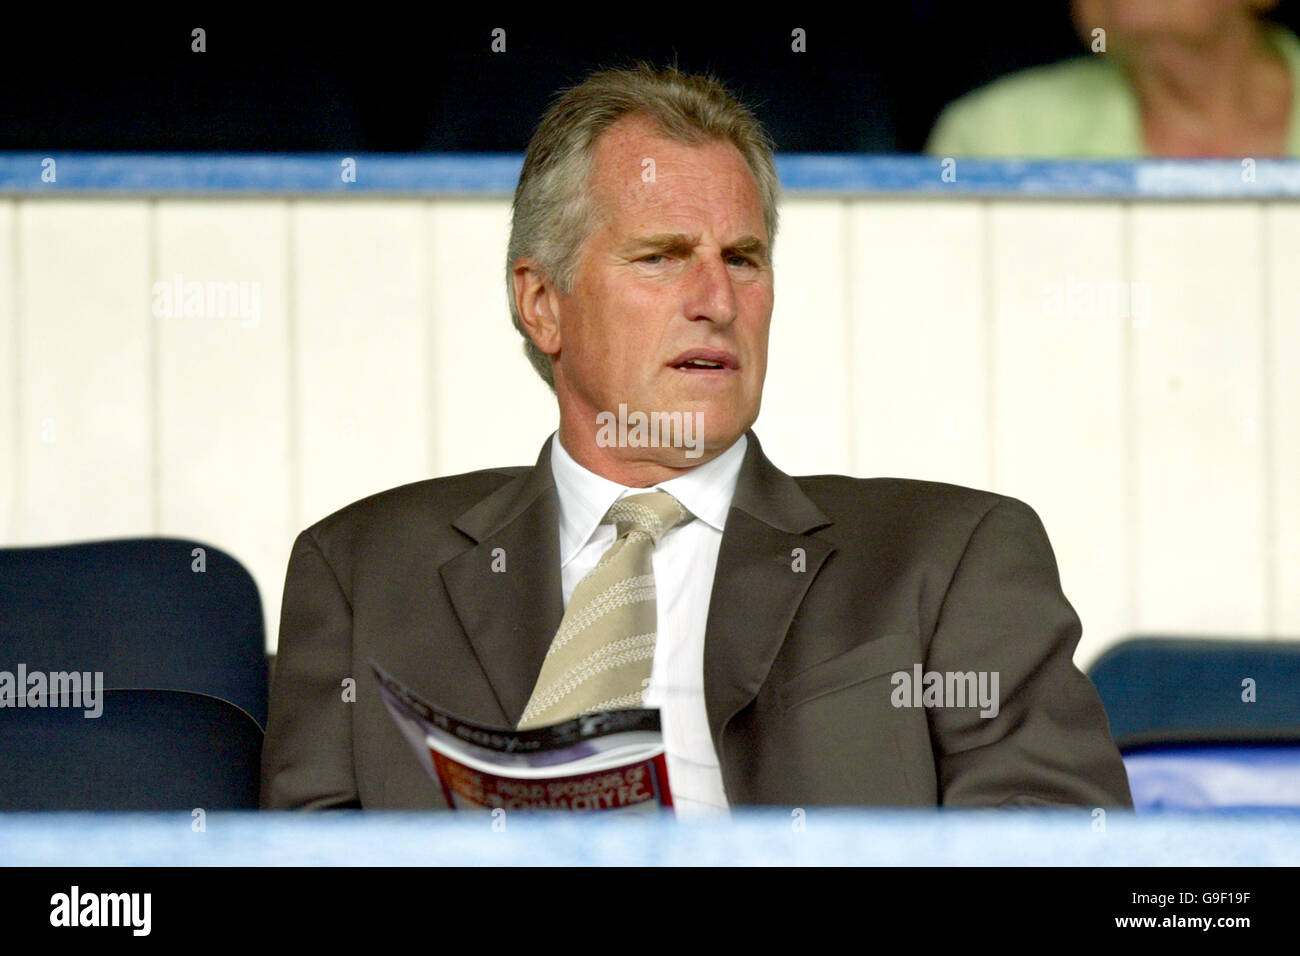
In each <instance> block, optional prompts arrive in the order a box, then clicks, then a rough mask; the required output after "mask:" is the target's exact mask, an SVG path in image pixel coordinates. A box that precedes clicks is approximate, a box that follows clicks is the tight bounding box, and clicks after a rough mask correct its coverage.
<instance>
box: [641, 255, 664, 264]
mask: <svg viewBox="0 0 1300 956" xmlns="http://www.w3.org/2000/svg"><path fill="white" fill-rule="evenodd" d="M662 258H664V254H663V253H662V252H652V253H650V255H648V256H642V257H641V261H642V262H650V260H651V259H662ZM651 264H652V265H653V263H651Z"/></svg>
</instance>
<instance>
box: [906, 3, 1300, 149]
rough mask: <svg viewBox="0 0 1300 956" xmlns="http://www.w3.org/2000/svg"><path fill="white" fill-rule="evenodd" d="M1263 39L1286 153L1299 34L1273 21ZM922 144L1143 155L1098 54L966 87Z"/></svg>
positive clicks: (1299, 93)
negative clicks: (1274, 66) (1281, 109)
mask: <svg viewBox="0 0 1300 956" xmlns="http://www.w3.org/2000/svg"><path fill="white" fill-rule="evenodd" d="M1270 39H1271V40H1272V42H1273V43H1274V44H1275V45H1276V47H1277V49H1278V51H1279V52H1280V53H1281V54H1282V56H1283V58H1284V59H1285V60H1286V64H1287V68H1288V70H1289V72H1290V74H1291V118H1290V124H1289V129H1288V131H1287V155H1288V156H1300V40H1297V39H1296V36H1295V34H1294V33H1292V32H1291V31H1290V30H1288V29H1286V28H1285V27H1281V26H1274V27H1273V28H1272V29H1271V31H1270ZM925 149H926V152H927V153H931V154H934V155H938V156H990V157H994V156H1015V157H1025V158H1052V157H1062V158H1064V157H1070V158H1075V157H1078V158H1100V157H1107V158H1111V159H1115V158H1131V159H1137V158H1139V157H1142V156H1145V155H1147V152H1146V146H1145V145H1144V143H1143V141H1142V123H1141V119H1140V117H1139V115H1138V106H1137V98H1136V96H1135V95H1134V93H1133V87H1132V86H1131V85H1130V83H1129V81H1128V77H1127V76H1126V75H1125V74H1124V71H1123V70H1122V69H1121V68H1120V67H1119V66H1118V65H1117V64H1116V63H1115V61H1114V60H1112V59H1110V58H1108V57H1107V56H1105V55H1104V54H1101V55H1093V56H1084V57H1077V58H1075V59H1071V60H1065V61H1063V62H1061V63H1053V64H1051V65H1049V66H1040V67H1035V68H1033V69H1030V70H1022V71H1020V72H1019V73H1012V74H1010V75H1008V76H1004V77H1001V78H999V79H997V80H994V81H993V82H992V83H990V84H988V85H987V86H984V87H981V88H980V89H978V90H975V91H974V92H972V93H968V94H966V95H965V96H963V97H961V98H960V99H958V100H955V101H954V102H952V103H950V104H949V105H948V106H947V108H945V109H944V111H943V113H942V114H941V115H940V116H939V119H938V121H937V122H936V123H935V126H934V130H933V131H932V132H931V133H930V141H929V142H928V143H927V144H926V147H925Z"/></svg>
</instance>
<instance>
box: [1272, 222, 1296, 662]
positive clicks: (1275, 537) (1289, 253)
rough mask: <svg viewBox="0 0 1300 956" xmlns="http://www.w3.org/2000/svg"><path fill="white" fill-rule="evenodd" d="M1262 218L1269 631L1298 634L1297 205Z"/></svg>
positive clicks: (1294, 635)
mask: <svg viewBox="0 0 1300 956" xmlns="http://www.w3.org/2000/svg"><path fill="white" fill-rule="evenodd" d="M1264 216H1265V225H1266V232H1265V241H1266V243H1267V248H1268V258H1267V259H1266V261H1265V262H1264V268H1265V276H1266V285H1265V295H1266V296H1267V301H1268V306H1269V308H1268V314H1267V317H1268V320H1269V326H1268V338H1267V344H1268V349H1267V351H1268V356H1267V359H1268V363H1269V364H1268V365H1267V366H1266V373H1267V375H1268V379H1269V384H1270V386H1271V390H1270V394H1271V402H1270V404H1269V416H1268V423H1267V424H1268V432H1267V436H1266V437H1267V440H1268V441H1269V442H1270V445H1269V448H1268V451H1269V455H1268V461H1269V466H1270V468H1271V472H1270V474H1271V481H1270V491H1271V494H1270V498H1271V501H1270V502H1269V505H1270V507H1269V514H1268V524H1269V528H1270V535H1269V539H1268V540H1269V544H1270V546H1271V553H1270V554H1269V563H1270V570H1271V573H1272V579H1271V582H1270V583H1271V594H1270V607H1271V608H1272V611H1273V615H1274V620H1273V621H1271V622H1270V630H1271V631H1273V632H1274V633H1277V634H1279V635H1281V636H1283V637H1290V638H1293V639H1294V638H1300V206H1297V205H1296V204H1294V203H1292V204H1287V205H1282V204H1278V205H1275V206H1272V207H1269V208H1268V209H1267V211H1266V212H1265V213H1264Z"/></svg>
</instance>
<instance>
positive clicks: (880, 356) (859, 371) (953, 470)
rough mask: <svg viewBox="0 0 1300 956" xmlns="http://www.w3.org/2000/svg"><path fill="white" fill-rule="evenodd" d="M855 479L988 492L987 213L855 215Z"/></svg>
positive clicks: (943, 210) (906, 210)
mask: <svg viewBox="0 0 1300 956" xmlns="http://www.w3.org/2000/svg"><path fill="white" fill-rule="evenodd" d="M849 215H850V229H851V239H850V259H849V270H850V274H851V275H852V277H853V283H852V285H851V287H850V292H849V295H850V303H849V315H850V321H851V324H852V346H851V347H852V350H853V366H852V372H851V381H850V389H851V395H852V403H853V409H854V414H855V425H856V429H855V433H854V453H855V458H856V461H855V468H854V473H855V474H859V475H894V476H898V477H904V478H924V479H929V480H934V481H946V482H950V483H953V484H959V485H969V486H973V487H977V488H987V487H988V486H989V484H990V481H991V478H992V472H991V454H990V450H989V442H988V439H989V429H988V419H987V400H988V394H989V393H988V384H989V383H988V370H987V359H988V355H987V349H988V344H989V343H988V334H987V324H988V320H989V315H988V310H987V300H986V283H985V253H986V248H985V209H984V206H983V204H981V203H975V202H920V203H918V202H905V201H901V200H899V201H890V200H885V201H881V200H856V201H854V202H852V203H851V204H850V213H849Z"/></svg>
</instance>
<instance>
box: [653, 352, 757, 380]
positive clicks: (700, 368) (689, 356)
mask: <svg viewBox="0 0 1300 956" xmlns="http://www.w3.org/2000/svg"><path fill="white" fill-rule="evenodd" d="M668 366H669V368H675V369H678V370H680V371H683V372H693V373H696V374H699V373H705V374H707V373H710V372H712V373H715V374H717V373H726V372H735V371H738V370H739V369H740V362H739V361H738V360H737V359H736V356H734V355H733V354H731V353H730V352H723V351H719V350H717V349H691V350H690V351H689V352H683V353H682V354H681V355H679V356H677V357H676V358H675V359H673V360H672V361H671V362H669V363H668Z"/></svg>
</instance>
